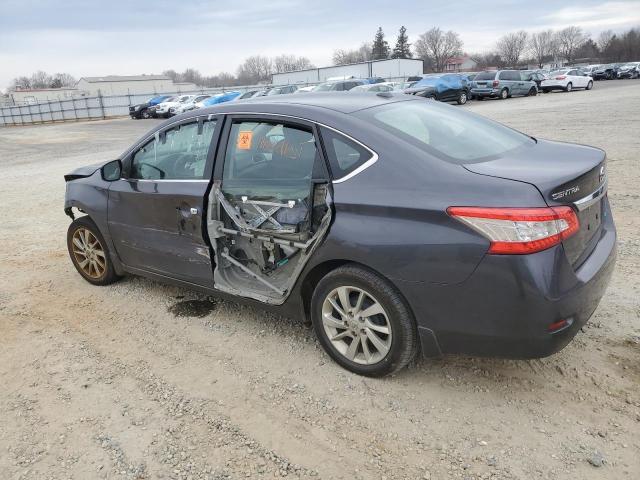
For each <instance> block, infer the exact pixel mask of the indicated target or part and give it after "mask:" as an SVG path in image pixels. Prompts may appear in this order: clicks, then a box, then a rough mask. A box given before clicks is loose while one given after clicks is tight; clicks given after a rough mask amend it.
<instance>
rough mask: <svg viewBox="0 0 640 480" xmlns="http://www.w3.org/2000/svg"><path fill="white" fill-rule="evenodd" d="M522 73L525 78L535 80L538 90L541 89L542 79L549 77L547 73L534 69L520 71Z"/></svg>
mask: <svg viewBox="0 0 640 480" xmlns="http://www.w3.org/2000/svg"><path fill="white" fill-rule="evenodd" d="M520 74H521V75H522V79H523V80H526V81H530V82H534V83H535V84H536V88H537V89H538V91H540V84H541V83H542V81H543V80H546V79H547V75H545V74H544V73H542V72H538V71H534V70H524V71H522V72H520Z"/></svg>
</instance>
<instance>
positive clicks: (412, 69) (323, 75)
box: [271, 58, 423, 85]
mask: <svg viewBox="0 0 640 480" xmlns="http://www.w3.org/2000/svg"><path fill="white" fill-rule="evenodd" d="M422 69H423V64H422V60H418V59H413V58H395V59H392V60H371V61H369V62H361V63H352V64H349V65H336V66H332V67H321V68H310V69H307V70H299V71H297V72H287V73H274V74H273V77H272V81H271V83H273V84H274V85H288V84H292V83H319V82H324V81H326V80H327V79H328V78H336V77H341V78H349V77H355V78H369V77H382V78H386V79H392V78H406V77H411V76H414V75H422Z"/></svg>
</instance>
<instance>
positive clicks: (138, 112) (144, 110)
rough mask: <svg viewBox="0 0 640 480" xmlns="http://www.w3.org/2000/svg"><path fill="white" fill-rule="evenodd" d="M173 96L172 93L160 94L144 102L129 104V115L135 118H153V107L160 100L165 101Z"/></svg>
mask: <svg viewBox="0 0 640 480" xmlns="http://www.w3.org/2000/svg"><path fill="white" fill-rule="evenodd" d="M169 98H171V96H170V95H158V96H156V97H152V98H150V99H149V100H147V101H146V102H144V103H139V104H138V105H129V116H130V117H131V118H134V119H140V118H151V116H152V113H151V111H150V110H149V109H150V108H151V107H155V106H156V105H158V104H159V103H160V102H164V101H165V100H168V99H169Z"/></svg>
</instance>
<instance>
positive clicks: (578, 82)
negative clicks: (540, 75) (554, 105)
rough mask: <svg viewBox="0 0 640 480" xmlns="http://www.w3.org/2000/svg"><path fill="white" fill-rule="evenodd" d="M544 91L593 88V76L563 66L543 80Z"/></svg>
mask: <svg viewBox="0 0 640 480" xmlns="http://www.w3.org/2000/svg"><path fill="white" fill-rule="evenodd" d="M541 86H542V91H543V92H544V93H549V92H550V91H552V90H564V91H565V92H570V91H571V90H574V89H576V88H584V89H585V90H591V89H592V88H593V78H591V77H590V76H589V75H587V74H586V73H582V72H581V71H580V70H578V69H575V68H563V69H560V70H556V71H555V72H551V74H550V75H549V78H547V79H546V80H543V81H542V84H541Z"/></svg>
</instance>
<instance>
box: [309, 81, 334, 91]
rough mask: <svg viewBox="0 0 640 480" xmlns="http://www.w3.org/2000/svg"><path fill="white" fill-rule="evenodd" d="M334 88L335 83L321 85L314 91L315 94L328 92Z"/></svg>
mask: <svg viewBox="0 0 640 480" xmlns="http://www.w3.org/2000/svg"><path fill="white" fill-rule="evenodd" d="M332 88H333V83H321V84H320V85H318V86H317V87H316V88H314V89H313V91H314V92H328V91H329V90H331V89H332Z"/></svg>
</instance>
